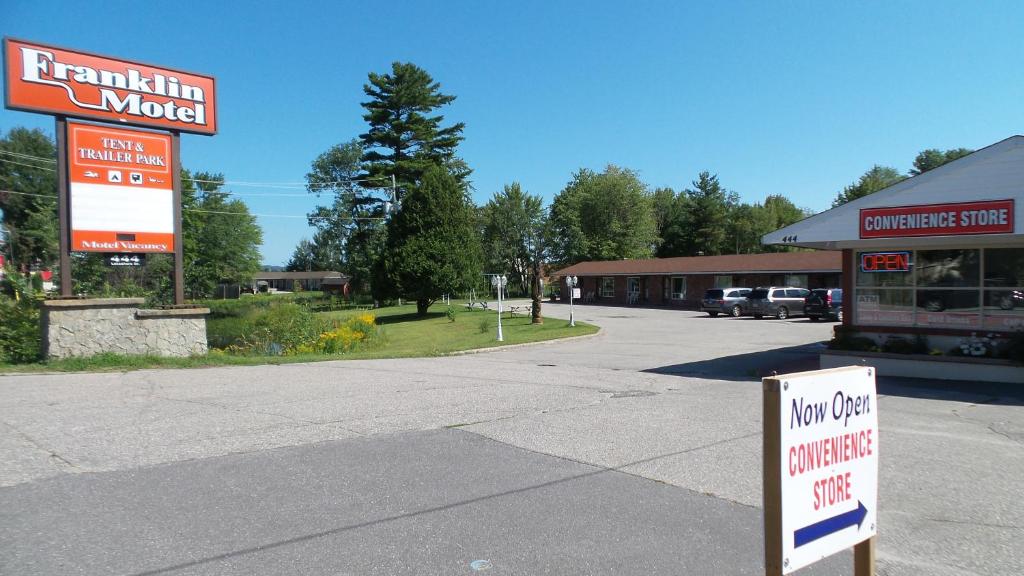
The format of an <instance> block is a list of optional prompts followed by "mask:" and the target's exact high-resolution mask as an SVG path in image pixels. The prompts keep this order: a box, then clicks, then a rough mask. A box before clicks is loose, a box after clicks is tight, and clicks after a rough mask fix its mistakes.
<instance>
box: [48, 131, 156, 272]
mask: <svg viewBox="0 0 1024 576" xmlns="http://www.w3.org/2000/svg"><path fill="white" fill-rule="evenodd" d="M67 142H68V172H69V174H68V176H69V178H68V181H69V183H70V191H71V250H72V251H73V252H174V189H173V182H174V181H173V179H172V175H173V166H174V163H173V158H171V136H170V135H169V134H158V133H153V132H143V131H140V130H127V129H124V128H108V127H106V126H94V125H90V124H77V123H73V122H72V123H68V138H67Z"/></svg>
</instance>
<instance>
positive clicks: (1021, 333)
mask: <svg viewBox="0 0 1024 576" xmlns="http://www.w3.org/2000/svg"><path fill="white" fill-rule="evenodd" d="M999 356H1001V357H1003V358H1006V359H1007V360H1012V361H1014V362H1016V363H1018V364H1024V330H1014V331H1013V332H1011V333H1010V334H1009V337H1008V338H1007V339H1006V341H1005V342H1003V345H1002V346H1000V347H999Z"/></svg>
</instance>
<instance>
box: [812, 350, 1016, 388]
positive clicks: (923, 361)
mask: <svg viewBox="0 0 1024 576" xmlns="http://www.w3.org/2000/svg"><path fill="white" fill-rule="evenodd" d="M818 361H819V364H820V366H821V368H822V369H825V368H838V367H840V366H873V367H874V368H875V369H876V370H877V371H878V374H879V375H880V376H903V377H907V378H928V379H930V380H966V381H970V382H1005V383H1008V384H1020V383H1021V382H1024V366H1021V365H1020V364H1015V363H1013V362H1010V361H1009V360H1000V359H996V358H967V357H963V358H960V357H952V356H924V355H911V354H890V353H885V352H852V351H847V350H829V351H828V352H822V353H821V355H820V357H819V360H818Z"/></svg>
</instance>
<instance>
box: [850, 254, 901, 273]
mask: <svg viewBox="0 0 1024 576" xmlns="http://www.w3.org/2000/svg"><path fill="white" fill-rule="evenodd" d="M860 271H861V272H910V252H863V253H861V255H860Z"/></svg>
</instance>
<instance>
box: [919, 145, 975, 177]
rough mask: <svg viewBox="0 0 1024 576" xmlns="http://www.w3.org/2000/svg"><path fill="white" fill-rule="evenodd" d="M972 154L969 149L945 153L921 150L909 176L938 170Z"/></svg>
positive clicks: (955, 149)
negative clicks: (946, 164) (948, 163)
mask: <svg viewBox="0 0 1024 576" xmlns="http://www.w3.org/2000/svg"><path fill="white" fill-rule="evenodd" d="M972 152H974V150H971V149H969V148H953V149H952V150H946V151H945V152H943V151H942V150H939V149H937V148H929V149H927V150H922V151H921V152H920V153H919V154H918V155H917V157H916V158H914V167H913V168H911V169H910V175H911V176H917V175H918V174H924V173H925V172H927V171H929V170H932V169H935V168H938V167H939V166H942V165H943V164H945V163H947V162H952V161H953V160H956V159H957V158H963V157H964V156H967V155H968V154H970V153H972Z"/></svg>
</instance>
